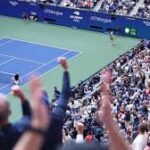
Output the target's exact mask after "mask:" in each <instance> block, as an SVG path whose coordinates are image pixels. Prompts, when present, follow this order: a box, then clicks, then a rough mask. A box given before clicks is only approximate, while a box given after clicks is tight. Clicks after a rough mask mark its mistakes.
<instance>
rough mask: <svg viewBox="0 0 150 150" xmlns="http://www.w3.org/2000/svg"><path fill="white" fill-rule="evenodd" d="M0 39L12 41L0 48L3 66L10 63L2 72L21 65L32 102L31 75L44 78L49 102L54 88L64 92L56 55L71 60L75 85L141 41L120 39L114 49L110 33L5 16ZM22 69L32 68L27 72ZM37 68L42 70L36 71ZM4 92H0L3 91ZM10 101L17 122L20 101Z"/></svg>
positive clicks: (43, 81)
mask: <svg viewBox="0 0 150 150" xmlns="http://www.w3.org/2000/svg"><path fill="white" fill-rule="evenodd" d="M0 37H1V40H0V41H1V42H0V45H2V44H3V43H5V42H6V41H7V40H8V41H9V40H12V41H10V43H9V42H8V43H6V45H4V46H0V54H3V56H1V55H0V64H2V63H5V62H7V61H10V62H11V63H10V62H8V64H10V66H9V67H8V65H7V63H6V64H4V65H0V71H4V68H5V66H7V67H6V69H8V70H5V71H6V72H10V73H14V72H15V73H16V71H17V70H16V69H15V67H16V66H18V67H19V66H20V67H19V70H18V72H20V74H21V76H25V77H24V79H23V81H24V80H25V81H24V84H23V85H22V89H23V91H24V92H25V94H26V95H27V96H28V98H29V99H30V96H29V95H30V94H29V86H28V82H27V80H26V79H27V76H28V75H27V74H28V73H29V72H31V74H32V73H34V72H36V73H37V72H38V73H39V74H40V75H41V79H42V83H43V88H44V89H46V90H47V91H48V94H49V96H50V99H51V98H52V97H53V88H54V86H57V87H58V89H61V84H62V69H61V67H57V66H58V64H57V62H56V58H57V56H61V55H65V56H67V58H68V59H69V70H70V73H71V74H70V75H71V84H72V85H75V86H76V85H77V83H79V82H80V80H85V79H86V78H88V77H89V76H91V75H92V74H93V73H95V72H97V71H98V70H100V69H101V68H102V67H104V66H105V65H107V64H108V63H110V62H112V61H113V60H114V59H116V58H118V57H119V56H120V55H122V54H123V53H125V52H126V51H128V50H129V49H131V48H132V47H134V46H135V45H137V44H138V43H139V42H140V40H139V39H134V38H126V37H120V36H119V37H117V39H116V46H111V45H110V44H109V37H108V35H107V34H102V33H99V32H90V31H86V30H76V29H71V28H67V27H62V26H57V25H46V24H43V23H37V22H24V21H23V20H20V19H15V18H10V17H4V16H0ZM2 40H3V41H2ZM5 40H6V41H5ZM26 41H27V42H26ZM36 43H37V44H36ZM51 48H52V49H51ZM50 49H51V50H50ZM49 51H51V52H49ZM70 51H71V52H70ZM65 53H66V54H65ZM4 55H9V56H4ZM16 57H17V58H16ZM20 58H21V59H20ZM72 58H73V59H72ZM11 59H12V60H11ZM13 59H14V60H13ZM22 59H24V60H22ZM53 59H54V60H53ZM49 61H52V62H51V63H50V64H49V65H48V66H47V65H46V66H44V67H41V66H42V65H44V64H45V63H48V62H49ZM20 64H23V65H20ZM21 66H22V67H21ZM23 66H28V67H31V68H28V69H27V68H25V67H23ZM38 67H41V68H40V69H39V70H40V71H39V70H36V69H37V68H38ZM2 68H3V69H2ZM20 70H21V71H20ZM34 70H35V71H34ZM47 70H49V71H47ZM0 80H1V79H0ZM0 85H1V86H0V88H2V86H3V87H4V85H3V84H0ZM5 85H6V84H5ZM6 86H7V85H6ZM9 88H10V87H9ZM6 89H7V88H6ZM6 89H5V90H6ZM3 90H4V89H0V91H1V92H3ZM5 90H4V91H5ZM5 92H7V90H6V91H5ZM8 98H9V100H10V102H11V108H12V110H13V113H12V115H11V120H12V121H15V120H16V119H18V118H20V116H21V107H20V102H19V101H18V99H16V98H14V97H13V96H11V94H10V95H9V96H8Z"/></svg>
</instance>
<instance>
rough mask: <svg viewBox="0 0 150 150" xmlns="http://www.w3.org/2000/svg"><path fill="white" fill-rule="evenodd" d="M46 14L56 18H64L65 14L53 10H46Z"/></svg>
mask: <svg viewBox="0 0 150 150" xmlns="http://www.w3.org/2000/svg"><path fill="white" fill-rule="evenodd" d="M44 13H46V14H51V15H55V16H63V12H61V11H56V10H52V9H44Z"/></svg>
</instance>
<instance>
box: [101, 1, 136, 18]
mask: <svg viewBox="0 0 150 150" xmlns="http://www.w3.org/2000/svg"><path fill="white" fill-rule="evenodd" d="M137 2H138V0H104V1H103V2H102V5H101V8H100V10H99V11H103V12H106V13H112V14H118V15H128V14H129V13H130V12H131V10H132V9H133V7H134V6H135V5H136V3H137Z"/></svg>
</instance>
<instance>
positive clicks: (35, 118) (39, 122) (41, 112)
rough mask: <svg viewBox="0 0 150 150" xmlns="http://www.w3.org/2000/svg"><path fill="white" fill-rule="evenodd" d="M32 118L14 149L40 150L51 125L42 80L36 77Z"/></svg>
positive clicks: (33, 85)
mask: <svg viewBox="0 0 150 150" xmlns="http://www.w3.org/2000/svg"><path fill="white" fill-rule="evenodd" d="M30 87H31V96H32V101H31V106H32V120H31V124H30V127H29V128H28V130H27V131H26V132H25V133H24V134H23V136H22V137H21V138H20V140H19V142H18V143H17V144H16V146H15V148H14V150H40V149H41V146H42V144H43V141H44V136H45V133H46V132H47V129H48V126H49V122H50V120H49V114H48V108H47V107H46V106H45V104H44V103H43V101H42V94H43V93H42V88H41V84H40V81H39V80H38V79H37V78H34V79H33V80H32V81H31V86H30Z"/></svg>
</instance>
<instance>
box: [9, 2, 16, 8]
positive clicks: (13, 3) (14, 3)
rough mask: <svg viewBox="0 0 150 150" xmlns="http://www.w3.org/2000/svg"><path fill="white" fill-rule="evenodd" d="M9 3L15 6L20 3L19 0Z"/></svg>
mask: <svg viewBox="0 0 150 150" xmlns="http://www.w3.org/2000/svg"><path fill="white" fill-rule="evenodd" d="M9 3H10V5H12V6H14V7H15V6H17V5H18V2H16V1H9Z"/></svg>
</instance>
